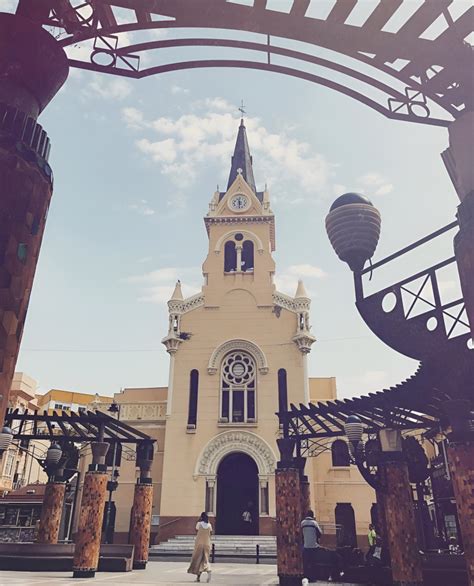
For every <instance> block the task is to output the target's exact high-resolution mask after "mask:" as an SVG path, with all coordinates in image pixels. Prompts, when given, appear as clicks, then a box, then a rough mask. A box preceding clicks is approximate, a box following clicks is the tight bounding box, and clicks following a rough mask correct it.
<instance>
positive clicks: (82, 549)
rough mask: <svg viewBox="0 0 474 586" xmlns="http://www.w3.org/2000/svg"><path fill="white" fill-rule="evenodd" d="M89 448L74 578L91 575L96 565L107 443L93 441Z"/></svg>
mask: <svg viewBox="0 0 474 586" xmlns="http://www.w3.org/2000/svg"><path fill="white" fill-rule="evenodd" d="M91 448H92V464H91V465H90V466H89V470H88V471H87V472H86V475H85V478H84V487H83V489H82V500H81V510H80V512H79V523H78V527H77V533H76V547H75V548H74V562H73V571H74V574H73V577H74V578H93V577H94V576H95V573H96V571H97V566H98V564H99V552H100V541H101V536H102V520H103V518H104V509H105V500H106V497H107V479H108V478H107V466H106V464H105V455H106V454H107V450H108V449H109V444H107V443H103V442H94V443H93V444H92V445H91Z"/></svg>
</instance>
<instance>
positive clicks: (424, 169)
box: [0, 0, 458, 397]
mask: <svg viewBox="0 0 474 586" xmlns="http://www.w3.org/2000/svg"><path fill="white" fill-rule="evenodd" d="M368 1H371V0H368ZM14 4H16V3H15V2H10V1H9V0H0V10H1V9H2V8H3V9H4V10H5V9H6V10H12V9H13V5H14ZM148 34H150V35H151V34H152V33H148ZM155 34H156V35H158V36H157V38H163V37H166V35H167V34H168V33H167V31H164V32H163V31H160V32H159V33H155ZM234 35H235V33H234ZM128 40H131V37H129V38H128ZM133 40H135V39H133ZM85 50H87V49H86V48H85V47H84V46H82V47H81V46H79V47H74V48H73V49H72V51H73V52H74V51H75V54H76V55H81V54H83V53H81V52H83V51H85ZM152 57H153V58H157V59H158V61H159V60H160V59H165V57H161V56H160V55H158V56H152ZM152 57H145V64H146V59H147V58H152ZM241 100H244V103H245V109H246V114H245V123H246V127H247V133H248V140H249V144H250V149H251V152H252V155H253V160H254V174H255V179H256V182H257V187H258V188H259V189H262V188H263V187H264V186H265V184H267V185H268V189H269V191H270V198H271V207H272V209H273V211H274V213H275V217H276V252H275V254H274V258H275V260H276V266H277V272H276V278H275V283H276V285H277V288H278V289H279V290H281V291H283V292H285V293H288V294H294V292H295V290H296V285H297V280H298V278H303V279H304V282H305V285H306V288H307V290H308V292H309V293H310V295H311V298H312V307H311V322H312V332H313V334H314V335H315V336H316V338H317V342H316V343H315V344H314V345H313V349H312V352H311V354H310V358H309V374H310V376H324V377H327V376H335V377H336V380H337V388H338V393H339V395H340V396H341V397H351V396H357V395H360V394H365V393H367V392H373V391H375V390H379V389H382V388H385V387H388V386H391V385H394V384H397V383H399V382H400V381H401V380H403V379H405V378H406V377H408V376H410V375H411V374H412V373H413V372H414V371H415V370H416V367H417V363H416V362H415V361H414V360H411V359H409V358H406V357H403V356H401V355H399V354H397V353H396V352H395V351H394V350H392V349H390V348H388V347H387V346H385V345H384V344H383V343H382V342H381V341H380V340H378V339H377V338H376V336H375V335H374V334H373V333H372V332H371V331H370V330H369V329H368V327H367V326H366V325H365V324H364V322H363V321H362V319H361V317H360V316H359V314H358V312H357V310H356V307H355V305H354V291H353V285H352V275H351V272H350V270H349V268H348V267H347V265H345V264H344V263H342V262H341V261H340V260H339V259H338V258H337V256H336V255H335V253H334V252H333V250H332V249H331V246H330V244H329V241H328V238H327V236H326V232H325V225H324V220H325V217H326V215H327V213H328V210H329V207H330V205H331V203H332V201H333V200H334V199H335V198H336V197H337V196H339V195H341V194H342V193H344V192H347V191H357V192H361V193H364V194H366V195H367V196H368V197H369V198H370V199H371V200H372V201H373V203H374V205H375V206H376V207H377V208H378V209H379V211H380V213H381V216H382V234H381V239H380V242H379V246H378V249H377V252H376V253H375V256H374V261H375V260H377V259H380V258H383V257H384V256H386V255H387V254H390V253H391V252H393V251H395V250H397V249H399V248H401V247H403V246H405V245H407V244H409V243H411V242H412V241H414V240H416V239H418V238H420V237H422V236H424V235H426V234H428V233H430V232H431V231H433V230H435V229H438V228H440V227H441V226H444V225H445V224H447V223H449V222H451V221H452V220H453V219H454V217H455V213H456V206H457V204H458V198H457V196H456V193H455V191H454V188H453V186H452V184H451V182H450V180H449V177H448V174H447V172H446V170H445V168H444V165H443V162H442V160H441V157H440V153H441V152H442V151H443V150H444V149H445V148H446V147H447V146H448V143H447V141H448V136H447V130H446V129H444V128H439V127H432V126H427V125H422V124H413V123H409V122H401V121H391V120H388V119H386V118H384V117H383V116H382V115H381V114H379V113H377V112H375V111H373V110H371V109H369V108H368V107H367V106H365V105H362V104H360V103H358V102H356V101H354V100H351V99H350V98H348V97H346V96H344V95H342V94H339V93H336V92H335V91H333V90H330V89H328V88H325V87H322V86H318V85H315V84H311V83H309V82H306V81H303V80H299V79H295V78H292V77H283V76H281V75H277V74H274V73H267V72H262V71H254V70H239V69H201V70H195V71H181V72H173V73H166V74H162V75H159V76H155V77H149V78H146V79H142V80H136V81H135V80H126V79H123V78H120V77H115V76H106V75H101V74H96V73H92V72H88V71H82V70H78V69H74V70H71V73H70V75H69V79H68V81H67V82H66V84H65V86H64V87H63V88H62V89H61V90H60V92H59V94H58V95H57V96H56V97H55V98H54V100H53V101H52V102H51V104H50V105H49V106H48V107H47V109H46V110H45V111H44V113H43V114H42V115H41V117H40V122H41V123H42V124H43V126H44V127H45V129H46V130H47V132H48V134H49V136H50V139H51V142H52V151H51V155H50V164H51V166H52V168H53V171H54V178H55V182H54V195H53V199H52V204H51V207H50V212H49V216H48V221H47V226H46V231H45V235H44V240H43V245H42V250H41V255H40V259H39V262H38V267H37V273H36V277H35V283H34V287H33V292H32V295H31V301H30V307H29V312H28V318H27V322H26V327H25V331H24V336H23V341H22V346H21V351H20V356H19V360H18V363H17V370H18V371H22V372H26V373H27V374H29V375H30V376H32V377H33V378H34V379H36V380H37V381H38V385H39V390H40V392H43V391H44V392H45V391H47V390H48V389H50V388H62V389H69V390H75V391H82V392H89V393H96V392H98V393H100V394H105V395H111V394H113V393H114V392H118V391H119V390H120V389H121V388H123V387H141V386H160V385H166V384H167V380H168V355H167V353H166V350H165V348H164V346H163V345H162V344H161V339H162V338H163V337H164V336H165V335H166V333H167V306H166V301H167V299H168V298H169V296H170V294H171V292H172V289H173V286H174V283H175V281H176V279H178V278H179V279H180V280H181V281H182V283H183V291H184V294H185V295H192V294H194V293H196V292H197V291H198V290H199V288H200V286H201V284H202V277H201V265H202V263H203V261H204V259H205V257H206V254H207V245H208V241H207V235H206V231H205V227H204V222H203V217H204V216H205V214H206V212H207V210H208V204H209V202H210V200H211V197H212V194H213V192H214V191H215V189H216V185H219V186H220V187H221V189H222V188H224V187H225V185H226V184H227V176H228V173H229V169H230V156H231V154H232V150H233V146H234V142H235V137H236V133H237V129H238V125H239V116H240V113H239V111H238V107H239V105H240V103H241ZM451 238H452V233H451V234H450V235H449V237H447V238H445V239H444V240H443V241H442V242H441V243H439V244H436V245H433V246H431V247H429V246H427V247H424V249H423V251H422V252H421V253H420V254H419V255H418V257H417V258H413V260H410V261H409V262H406V263H399V265H398V266H397V267H394V268H393V269H392V268H390V271H386V274H385V278H386V279H388V280H387V281H386V282H384V283H381V286H380V287H378V283H375V280H376V277H375V276H374V283H372V284H371V286H373V287H375V289H377V287H378V288H382V287H383V286H385V285H386V284H389V282H395V281H398V280H399V279H401V278H403V277H406V276H409V274H411V272H412V271H414V270H416V268H417V267H418V268H424V267H427V266H430V265H431V264H434V263H435V262H438V261H440V260H443V259H444V258H447V257H448V256H451V255H452V242H451ZM441 240H442V239H441ZM441 286H442V289H443V291H446V292H449V291H451V292H452V290H453V289H455V288H456V287H457V277H456V275H453V274H451V275H446V277H445V279H444V280H443V282H442V285H441Z"/></svg>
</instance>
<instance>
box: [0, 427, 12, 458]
mask: <svg viewBox="0 0 474 586" xmlns="http://www.w3.org/2000/svg"><path fill="white" fill-rule="evenodd" d="M12 441H13V431H12V430H11V429H10V428H9V427H7V426H6V425H4V426H3V428H2V431H1V432H0V457H1V456H2V455H3V453H4V452H6V451H7V450H8V448H9V447H10V445H11V443H12Z"/></svg>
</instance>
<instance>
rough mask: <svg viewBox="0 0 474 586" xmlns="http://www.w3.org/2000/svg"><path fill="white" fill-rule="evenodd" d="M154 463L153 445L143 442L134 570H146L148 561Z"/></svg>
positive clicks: (132, 538) (139, 460)
mask: <svg viewBox="0 0 474 586" xmlns="http://www.w3.org/2000/svg"><path fill="white" fill-rule="evenodd" d="M152 462H153V444H152V443H150V442H143V443H142V444H140V445H139V446H137V465H138V466H139V467H140V477H139V478H138V480H137V484H136V485H135V492H134V495H133V507H132V519H131V524H130V543H131V544H133V545H134V546H135V550H134V555H133V569H134V570H144V569H145V568H146V564H147V561H148V549H149V547H150V532H151V513H152V508H153V484H152V479H151V465H152Z"/></svg>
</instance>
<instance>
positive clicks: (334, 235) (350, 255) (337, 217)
mask: <svg viewBox="0 0 474 586" xmlns="http://www.w3.org/2000/svg"><path fill="white" fill-rule="evenodd" d="M380 225H381V218H380V213H379V211H378V210H377V208H375V207H374V205H373V204H372V202H371V201H370V200H369V199H367V198H366V197H365V196H363V195H359V194H358V193H345V194H344V195H341V196H340V197H338V198H337V199H336V201H335V202H334V203H333V204H332V206H331V208H330V210H329V214H328V215H327V216H326V231H327V234H328V236H329V240H330V241H331V245H332V247H333V248H334V250H335V252H336V254H337V256H338V257H339V258H340V259H341V260H343V261H344V262H347V264H348V265H349V267H350V268H351V270H352V271H354V272H359V271H361V270H362V269H363V268H364V264H365V262H366V261H367V260H368V259H369V258H371V257H372V255H373V254H374V252H375V249H376V248H377V243H378V241H379V236H380Z"/></svg>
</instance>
